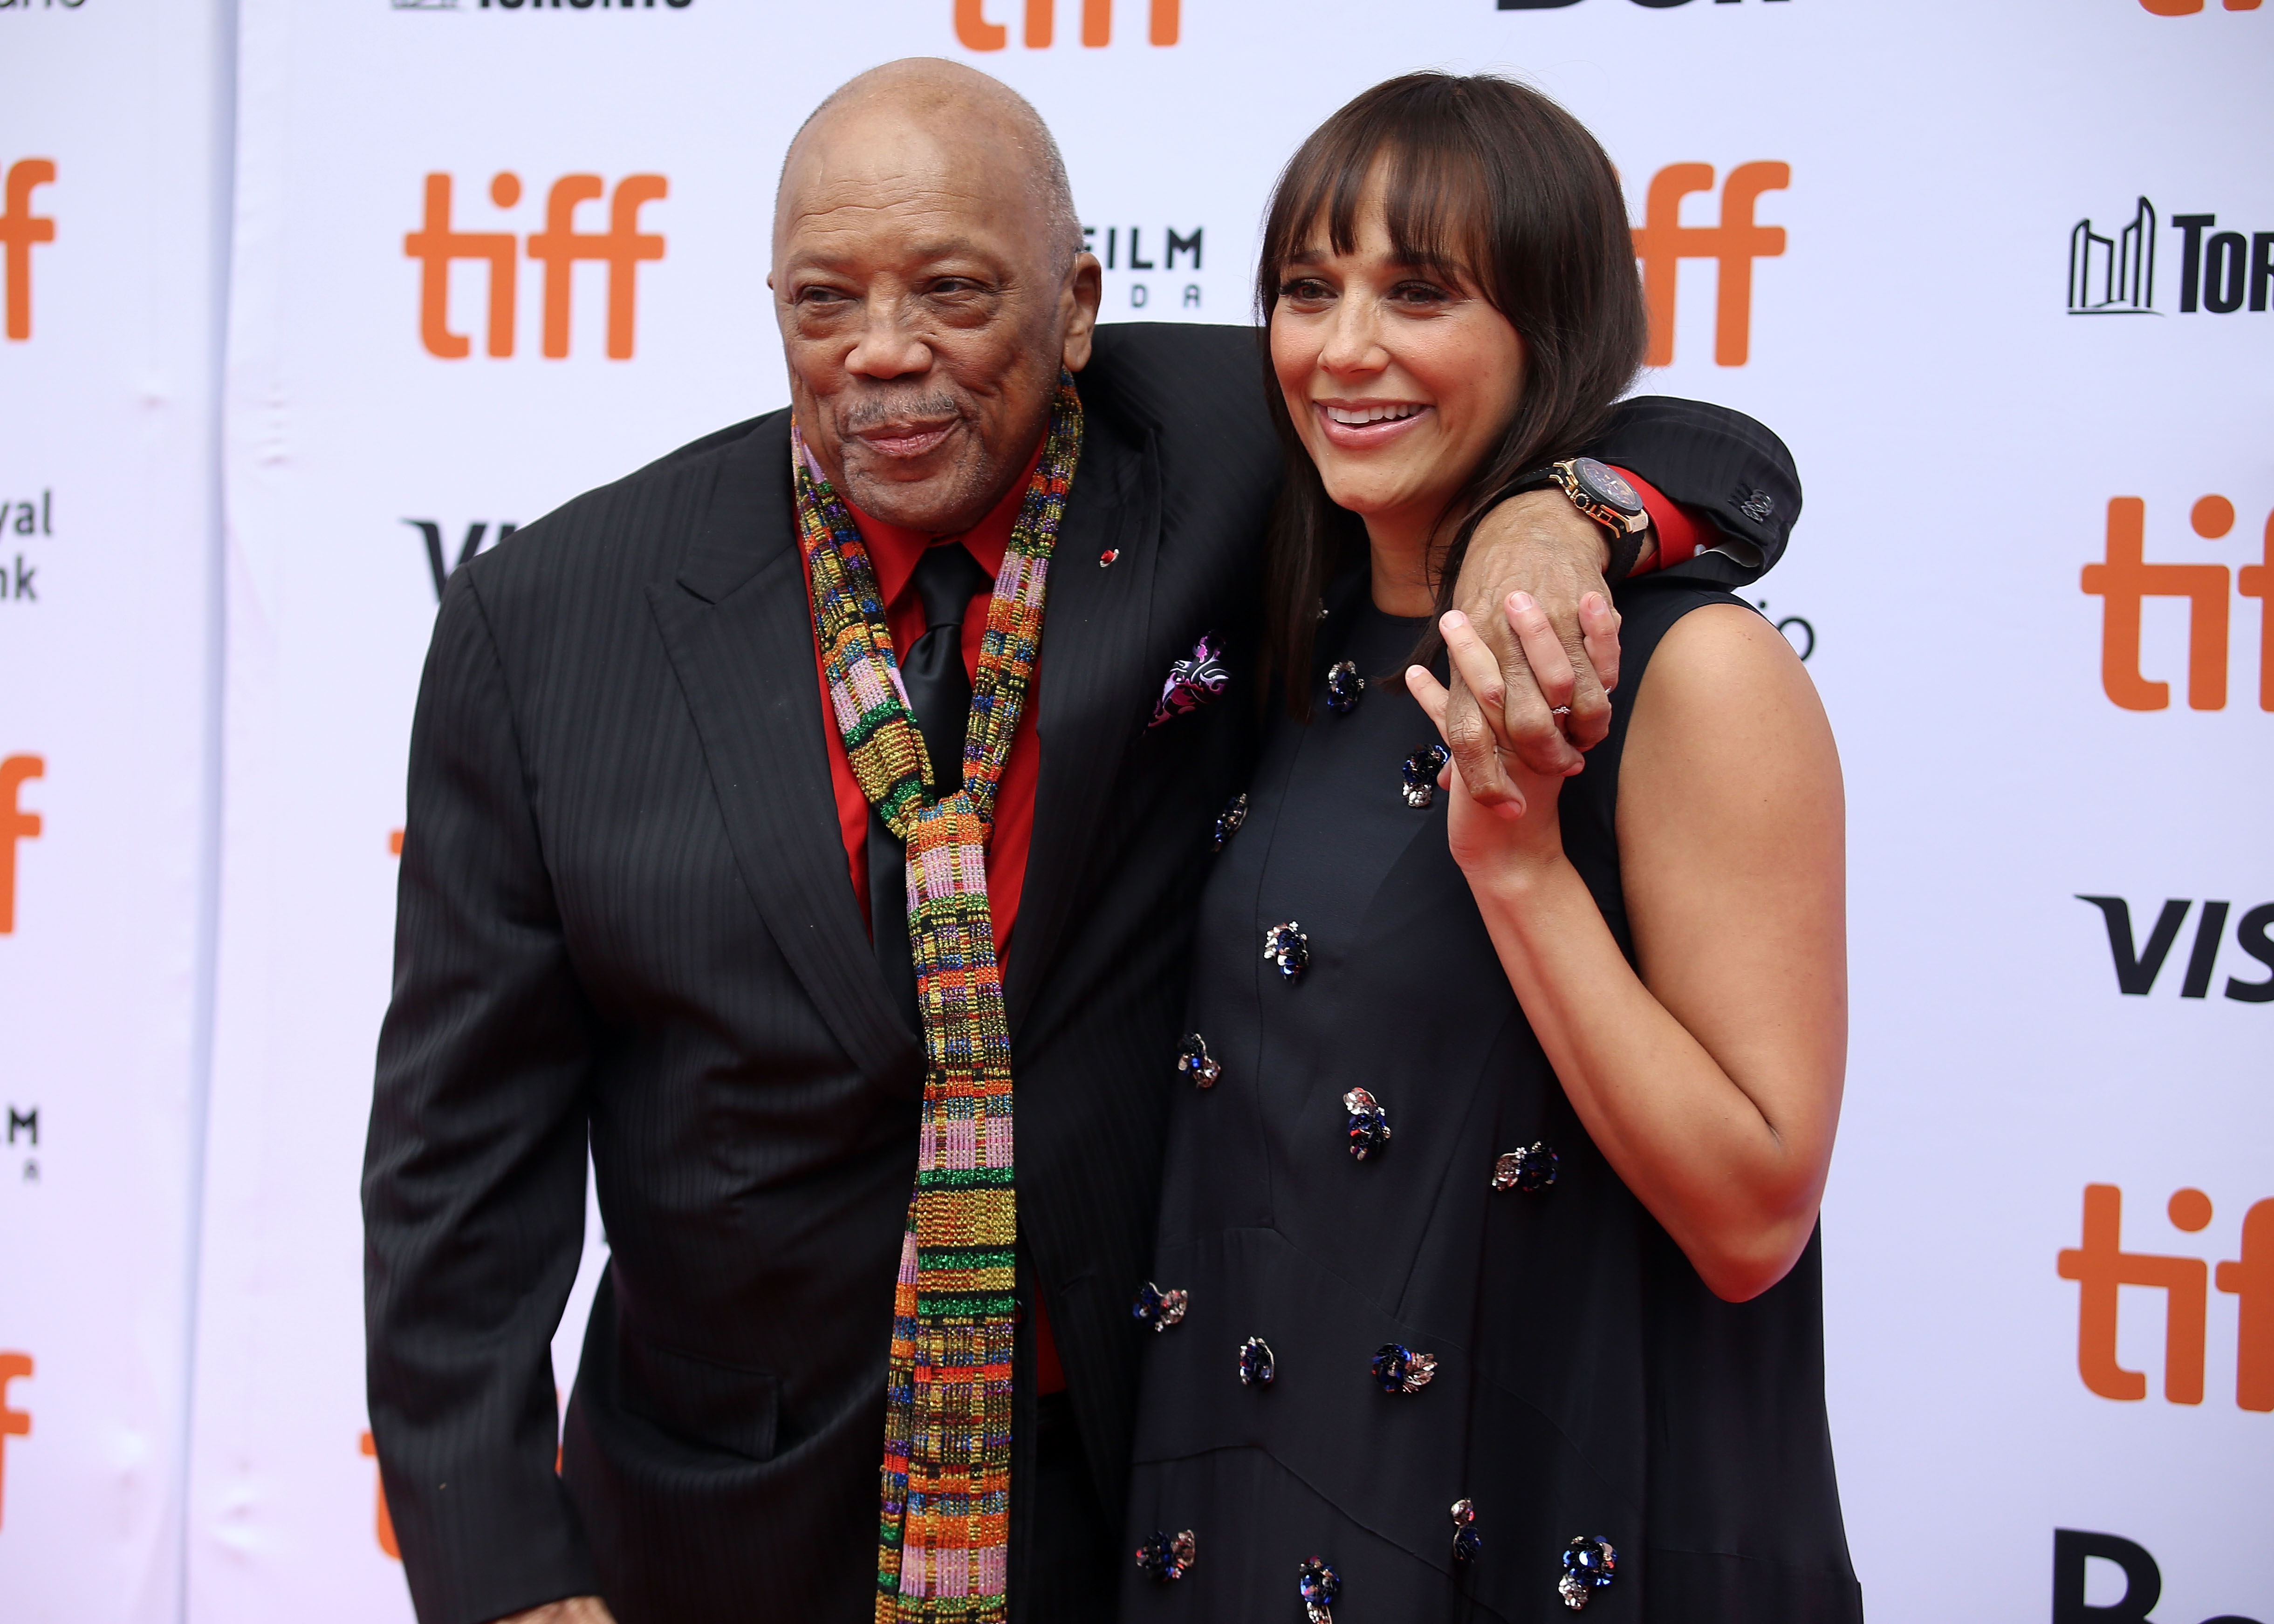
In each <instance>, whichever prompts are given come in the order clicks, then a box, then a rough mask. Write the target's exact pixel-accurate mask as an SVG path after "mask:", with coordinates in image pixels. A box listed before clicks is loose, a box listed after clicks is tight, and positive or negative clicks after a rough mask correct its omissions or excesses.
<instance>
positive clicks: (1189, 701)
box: [1146, 632, 1231, 728]
mask: <svg viewBox="0 0 2274 1624" xmlns="http://www.w3.org/2000/svg"><path fill="white" fill-rule="evenodd" d="M1230 682H1231V672H1230V671H1229V670H1227V669H1226V668H1225V666H1224V648H1223V645H1222V644H1220V643H1218V642H1217V641H1216V634H1215V633H1214V632H1202V633H1201V640H1200V641H1199V642H1198V643H1194V644H1193V657H1192V658H1190V659H1180V660H1178V661H1177V662H1176V663H1175V664H1174V665H1171V666H1170V667H1169V680H1167V681H1165V682H1163V684H1162V685H1161V700H1160V703H1158V704H1156V705H1155V706H1154V707H1153V719H1152V720H1151V721H1150V722H1148V723H1147V724H1146V726H1147V727H1148V728H1152V727H1158V726H1160V725H1161V724H1162V723H1163V722H1166V721H1171V720H1173V719H1174V718H1178V717H1180V716H1184V715H1186V714H1187V713H1189V712H1191V711H1197V710H1199V709H1200V708H1201V706H1202V705H1204V704H1207V703H1209V701H1210V700H1212V699H1214V698H1215V697H1216V695H1219V694H1221V693H1223V692H1224V688H1225V686H1226V685H1227V684H1229V683H1230Z"/></svg>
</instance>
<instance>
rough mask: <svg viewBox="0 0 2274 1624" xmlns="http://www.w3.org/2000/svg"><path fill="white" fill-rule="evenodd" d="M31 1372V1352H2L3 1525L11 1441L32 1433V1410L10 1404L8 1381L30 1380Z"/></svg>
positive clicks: (0, 1441) (0, 1446) (0, 1482)
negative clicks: (20, 1378)
mask: <svg viewBox="0 0 2274 1624" xmlns="http://www.w3.org/2000/svg"><path fill="white" fill-rule="evenodd" d="M31 1374H32V1356H31V1355H30V1354H28V1353H0V1526H5V1523H6V1518H7V1512H8V1505H7V1498H6V1494H7V1486H8V1440H10V1439H11V1438H28V1437H29V1436H31V1432H32V1416H31V1412H30V1411H29V1410H14V1409H11V1408H10V1407H9V1402H8V1384H9V1383H10V1382H11V1381H13V1380H16V1379H17V1378H18V1377H19V1376H21V1377H25V1378H26V1379H28V1378H29V1377H30V1376H31Z"/></svg>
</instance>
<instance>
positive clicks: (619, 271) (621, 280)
mask: <svg viewBox="0 0 2274 1624" xmlns="http://www.w3.org/2000/svg"><path fill="white" fill-rule="evenodd" d="M606 192H607V188H606V185H605V184H603V183H602V181H601V179H600V177H599V176H597V175H564V176H562V177H561V178H560V179H559V180H557V181H554V182H553V189H552V190H551V192H548V193H547V194H546V199H545V229H543V230H542V231H534V232H531V234H530V237H529V257H530V258H531V259H535V260H537V261H538V262H539V263H540V264H542V265H543V266H544V267H545V320H544V341H543V346H542V347H543V350H544V353H545V355H546V357H547V358H549V359H552V360H559V359H561V357H565V356H566V355H567V354H568V353H569V293H570V289H571V273H572V272H573V270H574V268H575V267H576V262H577V261H578V260H580V259H596V260H599V261H601V262H603V263H605V264H606V266H607V267H608V338H607V350H608V358H609V359H610V360H612V361H629V359H631V355H632V321H633V316H634V312H635V306H636V292H637V290H636V285H635V282H634V278H635V276H636V273H637V271H638V268H639V264H640V261H642V260H643V259H662V258H663V238H662V237H657V236H653V235H651V234H649V233H646V232H643V231H642V230H641V229H639V212H640V207H641V206H642V205H643V204H646V203H651V202H654V201H656V200H657V199H660V198H663V197H665V196H666V195H668V193H669V192H670V184H669V183H668V182H666V180H665V179H664V177H662V176H660V175H627V176H625V177H624V178H623V179H621V180H620V181H618V182H617V183H616V189H615V192H614V196H613V197H612V198H610V199H609V202H608V229H606V230H605V231H596V232H595V231H579V230H577V229H576V210H577V208H578V207H579V206H580V205H582V204H585V203H591V202H597V201H598V200H599V199H600V198H601V197H602V196H603V195H604V194H606ZM490 201H491V202H493V203H494V204H496V205H497V207H500V208H501V209H503V208H512V207H515V206H516V205H517V204H518V203H519V202H520V201H521V177H519V176H517V175H516V174H514V173H512V172H511V171H510V170H507V171H504V172H502V173H500V174H498V175H495V176H493V177H491V180H490ZM519 252H520V244H519V243H518V241H517V240H516V237H514V234H513V233H512V232H510V231H460V230H458V229H456V227H454V226H453V225H452V223H451V177H449V176H448V175H429V176H428V177H426V221H425V224H424V225H422V226H421V227H420V228H419V229H418V230H416V231H411V232H409V233H407V234H405V236H404V237H403V253H404V255H405V256H406V257H408V258H410V259H416V260H418V262H419V275H418V338H419V342H421V343H423V344H425V346H426V352H427V353H428V354H429V355H433V356H439V357H441V358H442V359H443V360H445V361H463V360H464V359H465V358H466V357H467V355H468V354H469V353H471V349H472V345H471V342H470V341H469V340H468V339H467V338H466V337H465V336H464V335H463V334H459V333H454V332H452V331H451V330H450V267H451V266H452V265H453V264H455V263H456V262H457V261H459V260H462V259H478V260H481V261H483V262H485V263H486V264H487V266H488V267H489V320H488V323H487V328H488V349H489V353H490V354H492V355H493V356H509V355H511V354H512V353H513V346H514V325H515V324H514V318H515V313H516V305H515V283H516V274H515V273H516V267H517V266H518V263H519Z"/></svg>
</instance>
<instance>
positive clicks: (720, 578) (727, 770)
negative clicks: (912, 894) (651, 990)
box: [648, 412, 1047, 1088]
mask: <svg viewBox="0 0 2274 1624" xmlns="http://www.w3.org/2000/svg"><path fill="white" fill-rule="evenodd" d="M791 503H792V499H791V494H790V485H789V414H788V413H787V412H783V413H780V414H779V416H777V417H772V418H770V419H767V420H764V421H763V422H761V423H760V424H759V425H758V426H757V428H756V429H754V430H753V431H752V432H750V433H749V435H748V436H747V437H746V438H745V439H744V440H742V443H741V444H740V445H738V446H736V447H734V449H733V450H732V451H731V452H730V453H729V454H728V455H727V457H726V458H725V459H724V462H723V463H722V465H721V467H720V469H719V482H718V484H717V485H716V486H714V487H713V489H712V496H711V502H710V507H709V509H708V511H707V512H706V513H705V514H704V517H703V518H702V520H701V521H700V523H699V529H698V530H697V535H696V538H695V541H694V543H693V545H691V546H690V547H689V549H688V553H687V556H686V558H685V560H683V561H682V563H681V567H680V571H679V576H678V579H677V580H676V581H675V582H674V583H670V584H668V585H666V584H662V583H658V584H655V585H652V586H651V587H650V588H649V589H648V601H649V604H650V605H651V608H652V609H653V611H654V613H655V619H656V624H657V626H658V627H659V628H660V629H661V631H662V634H663V641H664V646H665V648H666V650H668V652H669V654H670V657H671V662H672V665H673V667H674V670H675V671H676V672H677V673H678V676H679V682H680V687H681V690H682V691H683V692H684V693H685V695H686V696H687V705H688V709H689V711H691V712H692V713H693V715H694V718H695V726H696V731H697V733H698V734H699V735H700V736H701V738H702V741H703V749H704V757H705V759H706V761H707V762H708V764H709V767H710V771H711V782H712V789H713V792H714V793H716V794H717V795H718V798H719V809H720V811H721V812H722V813H723V814H724V815H725V817H726V820H727V837H728V839H729V840H730V842H731V843H732V845H733V846H734V857H735V861H736V864H737V866H738V867H739V868H740V869H741V871H742V882H743V883H744V885H745V886H747V887H748V888H749V893H750V897H751V899H752V900H753V901H754V902H755V903H757V906H758V910H759V912H760V913H761V914H764V916H765V920H766V923H767V926H768V928H769V929H771V930H772V933H773V936H774V939H775V941H776V942H777V943H778V944H779V945H780V947H781V950H782V955H783V957H784V958H786V959H787V960H788V961H789V965H790V967H791V969H792V971H793V972H794V974H796V976H797V978H798V980H799V981H800V982H801V983H802V985H803V986H804V988H805V990H806V994H807V996H809V997H810V998H811V999H812V1000H813V1002H814V1004H815V1006H816V1007H817V1009H818V1010H819V1011H821V1015H822V1018H823V1019H825V1020H826V1021H827V1022H828V1023H829V1026H830V1029H831V1030H832V1032H834V1033H835V1034H837V1039H838V1041H839V1042H840V1043H842V1044H843V1045H844V1047H845V1049H846V1052H847V1054H849V1055H850V1056H852V1057H853V1059H854V1061H855V1064H858V1065H859V1066H860V1067H861V1068H862V1070H863V1071H866V1072H867V1073H869V1075H870V1076H871V1077H875V1078H878V1079H895V1080H900V1079H905V1080H906V1081H907V1083H909V1084H910V1085H911V1086H915V1087H917V1088H920V1087H921V1080H920V1079H921V1078H922V1064H921V1056H920V1053H919V1051H918V1049H917V1047H916V1044H915V1041H914V1038H913V1036H912V1035H911V1034H909V1033H908V1032H907V1029H906V1026H905V1023H904V1022H903V1021H902V1020H901V1019H900V1017H899V1015H898V1013H897V1012H896V1011H894V1009H893V1007H892V1000H891V998H890V996H888V995H887V993H886V991H885V985H884V981H883V978H882V977H881V976H880V975H879V974H877V960H876V957H875V955H874V953H873V951H872V950H871V949H870V943H869V936H868V932H867V931H866V930H865V929H863V928H862V921H861V911H860V906H859V903H858V901H857V899H856V898H855V896H854V893H853V885H852V880H851V878H850V876H849V875H848V873H847V868H846V862H845V848H844V846H843V844H842V842H841V840H840V837H839V834H838V826H837V808H836V799H835V795H834V793H833V791H832V789H831V786H830V781H829V756H828V747H827V743H826V741H825V739H824V736H823V733H822V715H821V701H820V695H819V691H818V689H817V686H816V682H817V680H816V677H815V674H814V664H813V622H812V620H811V619H810V618H809V609H808V606H807V602H806V593H805V574H804V571H803V569H802V568H800V566H799V563H798V553H797V545H796V534H797V531H796V523H795V518H794V514H793V512H792V506H791ZM1045 759H1047V758H1045Z"/></svg>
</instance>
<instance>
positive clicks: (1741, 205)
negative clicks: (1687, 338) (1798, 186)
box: [1634, 162, 1792, 366]
mask: <svg viewBox="0 0 2274 1624" xmlns="http://www.w3.org/2000/svg"><path fill="white" fill-rule="evenodd" d="M1790 184H1792V166H1791V165H1790V164H1788V163H1766V162H1764V163H1741V164H1739V165H1738V166H1737V167H1736V169H1731V170H1730V171H1729V177H1728V179H1727V180H1725V181H1723V182H1722V183H1721V223H1720V224H1718V225H1710V226H1685V225H1683V223H1682V199H1684V198H1686V197H1688V196H1689V195H1690V193H1691V192H1711V191H1712V190H1713V165H1712V164H1710V163H1669V164H1668V165H1667V166H1666V167H1665V168H1664V169H1660V171H1659V172H1658V173H1657V174H1655V175H1653V176H1652V177H1650V191H1649V192H1648V193H1647V194H1646V195H1645V202H1644V205H1643V222H1642V224H1640V225H1638V226H1637V227H1635V228H1634V251H1635V258H1636V259H1639V260H1641V261H1642V292H1643V302H1644V303H1645V305H1648V306H1649V308H1650V353H1649V354H1648V355H1647V356H1645V357H1644V364H1645V365H1649V366H1668V365H1672V364H1673V361H1674V291H1675V280H1676V273H1677V271H1678V269H1679V267H1680V265H1681V262H1682V261H1683V260H1684V259H1712V260H1713V261H1715V262H1716V264H1717V265H1718V266H1719V267H1720V269H1719V273H1718V276H1719V283H1720V285H1719V287H1718V289H1716V297H1715V300H1714V305H1713V359H1714V360H1715V361H1716V362H1718V363H1719V364H1721V365H1723V366H1743V365H1744V364H1745V357H1746V356H1747V355H1748V354H1749V353H1750V352H1751V348H1752V335H1753V261H1754V260H1755V259H1775V258H1776V257H1777V256H1778V255H1780V254H1781V253H1783V252H1784V228H1783V227H1782V226H1764V225H1757V224H1755V223H1754V221H1753V205H1754V203H1755V202H1756V201H1758V199H1759V198H1760V195H1761V193H1763V192H1782V191H1783V190H1784V189H1785V188H1786V187H1787V186H1789V185H1790Z"/></svg>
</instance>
